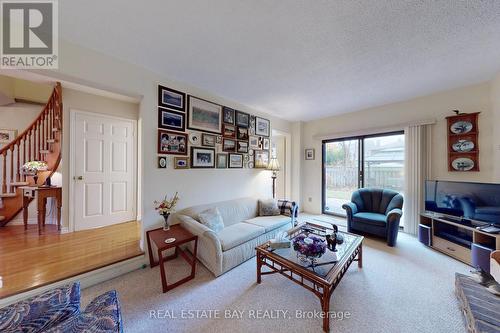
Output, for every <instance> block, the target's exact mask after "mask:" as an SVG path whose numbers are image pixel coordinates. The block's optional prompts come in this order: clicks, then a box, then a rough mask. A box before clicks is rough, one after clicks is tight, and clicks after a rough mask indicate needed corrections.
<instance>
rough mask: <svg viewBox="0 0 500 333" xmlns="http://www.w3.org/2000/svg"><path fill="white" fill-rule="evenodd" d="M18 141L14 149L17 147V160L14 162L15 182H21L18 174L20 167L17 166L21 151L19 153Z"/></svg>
mask: <svg viewBox="0 0 500 333" xmlns="http://www.w3.org/2000/svg"><path fill="white" fill-rule="evenodd" d="M19 143H20V141H18V142H17V144H16V147H17V160H16V182H19V181H21V173H20V170H19V169H21V168H20V166H19V161H20V160H21V151H20V148H21V146H20V144H19Z"/></svg>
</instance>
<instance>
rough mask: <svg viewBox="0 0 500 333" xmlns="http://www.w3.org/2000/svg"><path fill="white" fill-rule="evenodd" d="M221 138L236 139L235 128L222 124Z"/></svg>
mask: <svg viewBox="0 0 500 333" xmlns="http://www.w3.org/2000/svg"><path fill="white" fill-rule="evenodd" d="M222 136H223V137H225V138H230V139H236V126H234V125H226V124H224V126H223V131H222Z"/></svg>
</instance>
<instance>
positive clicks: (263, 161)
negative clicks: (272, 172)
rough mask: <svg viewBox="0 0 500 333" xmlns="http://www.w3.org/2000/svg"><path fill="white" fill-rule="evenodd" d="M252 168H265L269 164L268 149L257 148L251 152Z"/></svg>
mask: <svg viewBox="0 0 500 333" xmlns="http://www.w3.org/2000/svg"><path fill="white" fill-rule="evenodd" d="M253 162H254V168H257V169H265V168H267V165H268V164H269V150H257V151H255V152H254V154H253Z"/></svg>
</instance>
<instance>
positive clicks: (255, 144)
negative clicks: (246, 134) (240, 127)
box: [248, 136, 262, 150]
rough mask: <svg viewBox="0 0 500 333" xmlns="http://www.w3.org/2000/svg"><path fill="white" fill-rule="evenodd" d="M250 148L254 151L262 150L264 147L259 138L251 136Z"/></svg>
mask: <svg viewBox="0 0 500 333" xmlns="http://www.w3.org/2000/svg"><path fill="white" fill-rule="evenodd" d="M248 147H249V148H250V149H253V150H261V149H262V145H261V143H260V138H259V137H258V136H250V138H249V139H248Z"/></svg>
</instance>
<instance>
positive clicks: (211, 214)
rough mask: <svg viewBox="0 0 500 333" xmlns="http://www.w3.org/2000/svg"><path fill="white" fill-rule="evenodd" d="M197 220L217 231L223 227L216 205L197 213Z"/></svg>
mask: <svg viewBox="0 0 500 333" xmlns="http://www.w3.org/2000/svg"><path fill="white" fill-rule="evenodd" d="M198 221H200V223H201V224H203V225H204V226H206V227H207V228H209V229H212V230H213V231H215V232H219V231H221V230H222V229H224V221H223V220H222V216H221V215H220V213H219V210H218V209H217V207H214V208H210V209H207V210H205V211H203V212H201V213H200V214H198Z"/></svg>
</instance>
